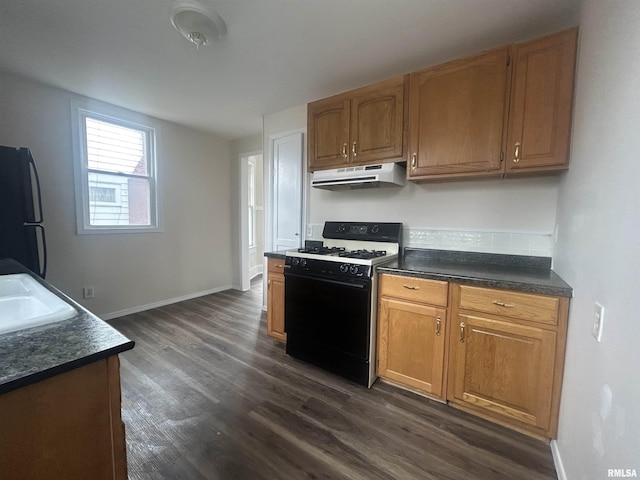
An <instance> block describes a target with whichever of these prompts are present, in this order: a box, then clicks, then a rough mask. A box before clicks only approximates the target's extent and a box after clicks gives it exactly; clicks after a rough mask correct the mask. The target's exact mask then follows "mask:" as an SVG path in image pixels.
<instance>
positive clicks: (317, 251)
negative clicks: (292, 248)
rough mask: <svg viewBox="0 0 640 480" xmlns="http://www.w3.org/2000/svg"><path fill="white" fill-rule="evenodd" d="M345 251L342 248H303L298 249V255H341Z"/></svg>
mask: <svg viewBox="0 0 640 480" xmlns="http://www.w3.org/2000/svg"><path fill="white" fill-rule="evenodd" d="M345 250H346V249H345V248H344V247H325V246H321V247H305V248H299V249H298V253H312V254H314V255H334V254H336V253H337V254H339V255H341V254H342V253H344V252H345Z"/></svg>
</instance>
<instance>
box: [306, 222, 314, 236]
mask: <svg viewBox="0 0 640 480" xmlns="http://www.w3.org/2000/svg"><path fill="white" fill-rule="evenodd" d="M307 237H309V238H311V237H313V225H307Z"/></svg>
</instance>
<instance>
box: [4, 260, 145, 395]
mask: <svg viewBox="0 0 640 480" xmlns="http://www.w3.org/2000/svg"><path fill="white" fill-rule="evenodd" d="M13 273H29V274H31V276H32V277H33V278H35V279H36V280H38V281H39V282H40V283H41V284H42V285H44V286H45V287H46V288H47V289H48V290H49V291H51V292H53V293H54V294H56V295H57V296H59V297H60V298H62V299H63V300H65V301H66V302H67V303H69V304H71V305H72V306H73V307H74V308H75V309H76V310H77V311H78V312H79V313H78V314H77V315H76V316H75V317H72V318H70V319H68V320H63V321H60V322H55V323H51V324H49V325H42V326H39V327H33V328H27V329H24V330H18V331H15V332H8V333H4V334H0V394H2V393H6V392H9V391H11V390H15V389H17V388H20V387H24V386H26V385H29V384H31V383H35V382H39V381H41V380H44V379H46V378H49V377H52V376H54V375H58V374H60V373H63V372H66V371H69V370H72V369H74V368H77V367H80V366H83V365H87V364H89V363H93V362H95V361H97V360H100V359H103V358H107V357H110V356H111V355H115V354H117V353H120V352H124V351H126V350H130V349H132V348H133V346H134V342H133V341H131V340H129V339H128V338H127V337H125V336H124V335H122V334H121V333H120V332H118V331H117V330H116V329H114V328H113V327H111V326H110V325H108V324H107V323H106V322H104V321H103V320H101V319H100V318H98V317H97V316H95V315H94V314H92V313H91V312H89V311H88V310H86V309H85V308H83V307H82V306H81V305H79V304H77V303H76V302H74V301H73V300H71V299H70V298H69V297H67V296H66V295H64V294H63V293H62V292H60V291H59V290H58V289H56V288H55V287H53V286H51V285H50V284H49V283H47V282H45V281H43V280H42V279H40V278H39V277H38V276H36V275H34V274H33V273H32V272H30V271H29V270H27V269H26V268H24V267H23V266H22V265H20V264H19V263H17V262H15V261H13V260H10V259H0V275H8V274H13Z"/></svg>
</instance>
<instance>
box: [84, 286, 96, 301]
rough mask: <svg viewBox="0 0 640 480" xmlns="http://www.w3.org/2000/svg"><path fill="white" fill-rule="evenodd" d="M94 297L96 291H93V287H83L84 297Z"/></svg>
mask: <svg viewBox="0 0 640 480" xmlns="http://www.w3.org/2000/svg"><path fill="white" fill-rule="evenodd" d="M93 297H94V291H93V287H83V288H82V298H85V299H86V298H93Z"/></svg>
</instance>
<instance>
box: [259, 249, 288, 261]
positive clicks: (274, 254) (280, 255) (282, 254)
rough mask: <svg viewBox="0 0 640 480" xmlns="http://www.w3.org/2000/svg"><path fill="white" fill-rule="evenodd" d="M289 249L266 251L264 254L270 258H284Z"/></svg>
mask: <svg viewBox="0 0 640 480" xmlns="http://www.w3.org/2000/svg"><path fill="white" fill-rule="evenodd" d="M286 253H287V250H277V251H275V252H264V256H265V257H268V258H279V259H281V260H284V257H285V256H286Z"/></svg>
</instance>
